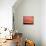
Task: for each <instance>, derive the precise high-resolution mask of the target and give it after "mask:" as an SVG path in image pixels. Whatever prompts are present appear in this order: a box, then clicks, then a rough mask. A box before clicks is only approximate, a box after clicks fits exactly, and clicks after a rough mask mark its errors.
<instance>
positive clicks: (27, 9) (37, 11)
mask: <svg viewBox="0 0 46 46" xmlns="http://www.w3.org/2000/svg"><path fill="white" fill-rule="evenodd" d="M13 10H14V19H15V29H16V30H18V32H22V33H23V34H24V37H25V38H28V39H32V40H34V41H35V43H36V46H41V45H40V44H41V34H40V31H41V19H40V18H41V0H23V2H22V3H20V4H19V5H18V6H17V7H16V5H14V9H13ZM23 16H34V24H33V25H24V24H23Z"/></svg>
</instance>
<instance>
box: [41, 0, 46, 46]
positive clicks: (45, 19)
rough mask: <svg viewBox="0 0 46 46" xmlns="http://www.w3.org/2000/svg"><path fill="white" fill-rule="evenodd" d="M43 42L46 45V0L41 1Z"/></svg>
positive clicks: (43, 45)
mask: <svg viewBox="0 0 46 46" xmlns="http://www.w3.org/2000/svg"><path fill="white" fill-rule="evenodd" d="M41 40H42V41H41V42H42V46H46V0H42V1H41Z"/></svg>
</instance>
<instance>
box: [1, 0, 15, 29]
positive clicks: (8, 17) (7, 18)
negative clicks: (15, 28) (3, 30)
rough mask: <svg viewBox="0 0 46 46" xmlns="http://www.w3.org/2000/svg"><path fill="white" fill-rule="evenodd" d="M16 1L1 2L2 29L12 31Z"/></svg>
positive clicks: (5, 0)
mask: <svg viewBox="0 0 46 46" xmlns="http://www.w3.org/2000/svg"><path fill="white" fill-rule="evenodd" d="M15 1H16V0H0V27H7V28H9V29H12V6H13V4H14V3H15Z"/></svg>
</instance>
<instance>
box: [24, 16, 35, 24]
mask: <svg viewBox="0 0 46 46" xmlns="http://www.w3.org/2000/svg"><path fill="white" fill-rule="evenodd" d="M23 24H27V25H32V24H34V16H23Z"/></svg>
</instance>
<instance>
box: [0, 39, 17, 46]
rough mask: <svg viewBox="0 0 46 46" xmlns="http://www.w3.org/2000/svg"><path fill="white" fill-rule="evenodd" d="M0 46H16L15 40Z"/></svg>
mask: <svg viewBox="0 0 46 46" xmlns="http://www.w3.org/2000/svg"><path fill="white" fill-rule="evenodd" d="M0 46H16V44H15V39H13V40H6V42H4V43H2V44H1V45H0Z"/></svg>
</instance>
